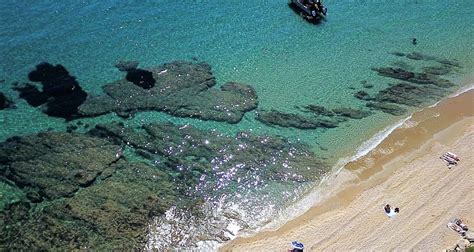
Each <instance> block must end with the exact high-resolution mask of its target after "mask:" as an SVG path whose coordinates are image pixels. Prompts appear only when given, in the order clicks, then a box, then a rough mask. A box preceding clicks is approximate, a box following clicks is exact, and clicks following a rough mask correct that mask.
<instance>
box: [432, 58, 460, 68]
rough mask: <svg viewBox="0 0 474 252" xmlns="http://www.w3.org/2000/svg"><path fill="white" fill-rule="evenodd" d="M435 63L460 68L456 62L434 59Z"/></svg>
mask: <svg viewBox="0 0 474 252" xmlns="http://www.w3.org/2000/svg"><path fill="white" fill-rule="evenodd" d="M436 62H438V63H441V64H443V65H447V66H452V67H462V66H461V63H459V62H457V61H456V60H448V59H436Z"/></svg>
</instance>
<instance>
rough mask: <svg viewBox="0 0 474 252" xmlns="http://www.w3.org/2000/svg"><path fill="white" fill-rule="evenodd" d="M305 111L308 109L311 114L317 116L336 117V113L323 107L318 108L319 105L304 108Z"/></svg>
mask: <svg viewBox="0 0 474 252" xmlns="http://www.w3.org/2000/svg"><path fill="white" fill-rule="evenodd" d="M304 108H305V109H307V110H308V111H309V112H312V113H314V114H316V115H321V116H334V115H335V114H334V112H332V111H331V110H329V109H327V108H325V107H323V106H318V105H311V104H310V105H306V106H304Z"/></svg>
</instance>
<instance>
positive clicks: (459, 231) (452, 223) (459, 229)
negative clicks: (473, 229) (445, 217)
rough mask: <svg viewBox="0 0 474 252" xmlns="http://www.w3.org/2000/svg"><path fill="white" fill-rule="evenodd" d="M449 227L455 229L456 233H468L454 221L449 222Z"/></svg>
mask: <svg viewBox="0 0 474 252" xmlns="http://www.w3.org/2000/svg"><path fill="white" fill-rule="evenodd" d="M448 228H450V229H451V230H453V231H455V232H456V233H458V234H460V235H462V236H464V235H465V234H466V231H465V230H464V229H462V228H461V227H460V226H458V225H457V224H456V223H454V222H449V223H448Z"/></svg>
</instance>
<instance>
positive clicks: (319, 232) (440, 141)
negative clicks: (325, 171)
mask: <svg viewBox="0 0 474 252" xmlns="http://www.w3.org/2000/svg"><path fill="white" fill-rule="evenodd" d="M466 83H473V82H472V81H470V82H466ZM471 86H472V85H471ZM466 87H468V85H466ZM473 135H474V90H472V89H470V90H469V89H468V90H467V91H464V92H463V93H457V94H456V95H455V96H454V97H449V98H446V99H443V100H442V101H440V102H438V103H437V104H435V105H434V106H431V107H428V108H425V109H423V110H421V111H418V112H415V113H413V114H412V116H411V117H410V118H409V119H407V120H406V121H404V122H403V123H402V126H400V127H398V128H396V129H395V130H393V131H392V132H391V133H390V135H389V136H387V137H386V138H385V139H383V141H382V142H381V143H380V144H379V145H377V147H375V148H374V149H372V150H371V151H369V152H368V153H367V154H366V155H365V156H362V157H360V158H359V159H357V160H353V161H351V162H349V163H347V164H346V165H345V167H344V168H343V169H342V170H341V171H340V172H339V173H336V174H334V175H333V176H332V177H330V178H328V181H327V183H326V184H325V185H322V188H323V189H320V191H324V192H325V194H324V196H323V197H321V200H320V201H319V202H318V201H317V202H316V204H315V205H314V206H312V207H311V208H310V209H309V210H308V211H306V212H305V213H304V214H302V215H300V216H298V217H296V218H294V219H292V220H290V221H288V222H286V223H285V224H284V225H282V226H281V227H279V228H278V229H277V230H264V231H262V232H259V233H257V234H256V235H254V236H252V237H247V238H242V237H239V238H236V239H235V240H233V241H231V242H229V243H227V244H225V246H223V247H221V248H220V250H222V251H229V250H232V251H244V250H257V251H264V250H269V251H270V250H271V251H278V250H285V249H287V248H288V247H289V246H288V245H289V243H290V242H291V241H292V240H300V241H302V242H303V243H305V244H306V247H307V248H309V249H310V250H316V251H317V250H350V249H384V250H386V249H410V248H411V249H413V248H418V249H427V248H430V249H434V248H436V249H445V248H448V247H449V246H448V245H450V244H455V243H456V241H457V240H455V239H456V238H458V237H457V235H456V234H455V233H454V232H453V231H451V230H449V229H447V228H446V224H447V221H448V220H447V219H449V218H452V217H463V218H464V219H466V220H470V221H471V222H472V223H474V216H472V215H473V214H469V213H468V209H470V208H472V207H474V202H473V201H472V200H471V201H469V200H468V199H469V197H464V198H463V197H461V196H459V197H458V198H456V197H452V199H451V198H450V197H446V199H444V200H445V201H448V202H449V201H450V200H451V201H452V200H453V199H456V200H465V201H466V200H467V201H466V202H465V204H466V205H465V207H464V208H462V209H465V210H466V211H461V210H462V209H461V210H460V211H457V212H456V211H450V209H448V207H447V206H444V205H443V206H439V211H441V213H440V214H435V215H434V216H431V217H430V218H428V219H430V223H426V225H427V226H430V228H431V229H432V232H431V233H430V234H431V235H415V234H412V235H415V236H417V237H418V238H417V239H418V240H420V239H419V237H424V240H423V239H421V240H420V241H418V240H417V239H415V238H413V239H415V240H417V242H413V243H406V244H404V245H403V244H402V243H401V242H400V241H401V240H400V239H401V238H404V239H407V237H405V235H403V234H404V233H401V232H402V231H397V232H399V234H400V236H391V237H389V238H390V239H387V237H386V235H381V234H380V233H377V232H380V229H384V228H386V229H387V230H388V231H390V230H391V227H390V225H387V224H386V222H387V221H386V220H384V218H385V217H386V216H384V215H383V212H382V211H379V209H380V206H382V207H383V204H384V203H391V204H395V205H397V204H398V206H400V207H401V209H402V212H401V215H400V217H401V216H404V212H405V213H409V214H410V215H408V216H407V215H405V216H404V218H406V219H404V221H405V222H402V221H400V222H401V223H397V225H399V226H400V225H404V224H403V223H405V226H401V227H400V230H404V229H405V228H408V227H410V226H409V225H407V223H408V224H410V223H411V224H413V222H414V221H416V220H418V217H416V216H419V215H420V214H421V215H420V216H422V214H423V211H427V212H428V213H432V212H436V211H438V209H433V208H437V206H436V205H433V204H432V203H430V201H429V200H431V198H430V197H427V198H426V197H425V198H424V197H423V195H425V196H426V195H428V194H429V193H430V192H431V193H432V194H436V192H438V194H439V193H440V192H441V191H440V190H441V188H440V187H442V186H446V185H444V184H442V183H437V180H432V184H433V186H431V187H430V188H429V190H427V192H426V193H421V192H418V191H417V190H416V189H417V185H413V184H411V185H410V184H408V183H407V182H404V181H403V180H402V176H405V179H407V180H410V181H416V179H418V180H419V181H425V180H429V179H427V178H429V177H431V179H435V178H438V176H440V177H439V178H438V179H439V180H440V181H441V180H446V181H451V182H453V181H454V182H455V180H456V176H460V175H462V172H469V171H471V170H472V167H470V166H472V164H473V163H474V162H473V160H472V157H469V151H470V148H472V147H474V146H472V143H473ZM463 145H464V146H463ZM443 150H444V151H447V150H452V151H454V152H456V153H458V154H460V155H461V156H463V161H462V162H461V163H460V164H459V165H458V166H457V167H455V168H453V169H451V170H450V169H448V168H447V167H446V165H445V164H444V163H443V162H442V161H441V160H440V159H439V158H438V157H439V155H441V152H442V151H443ZM415 164H416V166H415ZM422 168H423V169H424V170H422ZM429 171H430V172H439V173H440V174H437V175H436V176H434V175H432V174H430V173H429ZM471 174H472V172H471ZM466 177H467V178H469V176H464V178H466ZM430 181H431V180H430ZM473 183H474V182H472V179H471V181H469V179H467V180H466V181H464V182H463V184H462V188H461V189H463V190H461V191H463V192H464V193H471V194H472V192H470V191H469V190H468V189H469V188H474V185H473ZM456 184H457V183H456ZM402 186H403V187H406V188H407V189H406V190H407V191H406V192H404V191H400V193H397V192H396V190H395V189H394V188H397V187H402ZM387 188H389V189H394V190H386V189H387ZM456 188H458V189H459V185H456ZM471 191H472V190H471ZM405 193H406V194H409V195H410V197H403V195H404V194H405ZM368 195H371V197H368ZM367 197H368V198H367ZM417 197H421V198H420V199H418V198H417ZM404 198H417V202H418V201H419V202H421V203H416V204H414V205H419V204H421V205H419V206H418V208H419V209H418V210H416V211H413V212H411V211H410V210H411V207H410V202H408V201H407V199H404ZM470 198H474V197H470ZM433 201H436V202H437V199H433ZM402 202H403V203H404V204H401V203H402ZM369 203H371V205H368V204H369ZM451 203H454V202H451ZM407 210H409V211H408V212H407ZM426 214H427V213H426ZM456 214H458V215H462V216H452V215H456ZM352 215H355V217H353V216H352ZM410 216H411V217H412V218H410ZM414 216H415V217H416V218H413V217H414ZM448 216H450V217H449V218H448ZM419 218H420V219H421V217H419ZM372 219H373V220H372ZM398 219H401V218H398ZM344 220H346V221H344ZM362 220H366V223H365V224H364V222H363V221H362ZM420 221H423V220H422V219H421V220H420ZM445 222H446V223H445ZM354 223H358V225H355V224H354ZM423 223H424V222H423ZM433 223H436V225H434V224H433ZM374 225H375V226H374ZM379 226H380V227H379ZM392 228H393V227H392ZM433 230H434V231H433ZM343 231H344V232H343ZM375 231H377V232H375ZM405 231H406V230H405ZM418 231H420V232H421V230H418ZM345 232H348V233H345ZM409 233H410V232H409V231H406V232H405V234H409ZM451 233H452V234H451ZM331 234H332V235H331ZM354 234H360V235H363V236H360V235H354ZM442 234H444V236H446V237H449V239H448V238H446V239H444V238H443V239H434V237H438V236H439V237H442ZM377 237H378V238H377ZM439 237H438V238H439ZM381 239H383V240H381ZM397 239H398V240H397ZM413 239H411V240H413ZM430 239H431V240H430ZM361 240H367V241H368V242H367V243H362V242H361ZM428 240H429V241H428ZM369 241H370V242H369ZM397 242H398V243H397ZM352 243H353V244H352ZM351 244H352V246H351ZM397 244H398V245H397ZM426 246H429V247H426Z"/></svg>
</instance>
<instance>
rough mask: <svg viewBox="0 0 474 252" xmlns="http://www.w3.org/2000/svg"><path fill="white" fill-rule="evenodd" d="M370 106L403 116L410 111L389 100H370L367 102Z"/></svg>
mask: <svg viewBox="0 0 474 252" xmlns="http://www.w3.org/2000/svg"><path fill="white" fill-rule="evenodd" d="M366 106H367V107H368V108H373V109H376V110H380V111H382V112H384V113H387V114H391V115H395V116H401V115H404V114H405V113H407V112H408V111H407V110H406V109H404V108H402V107H400V106H397V105H395V104H391V103H387V102H369V103H367V104H366Z"/></svg>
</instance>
